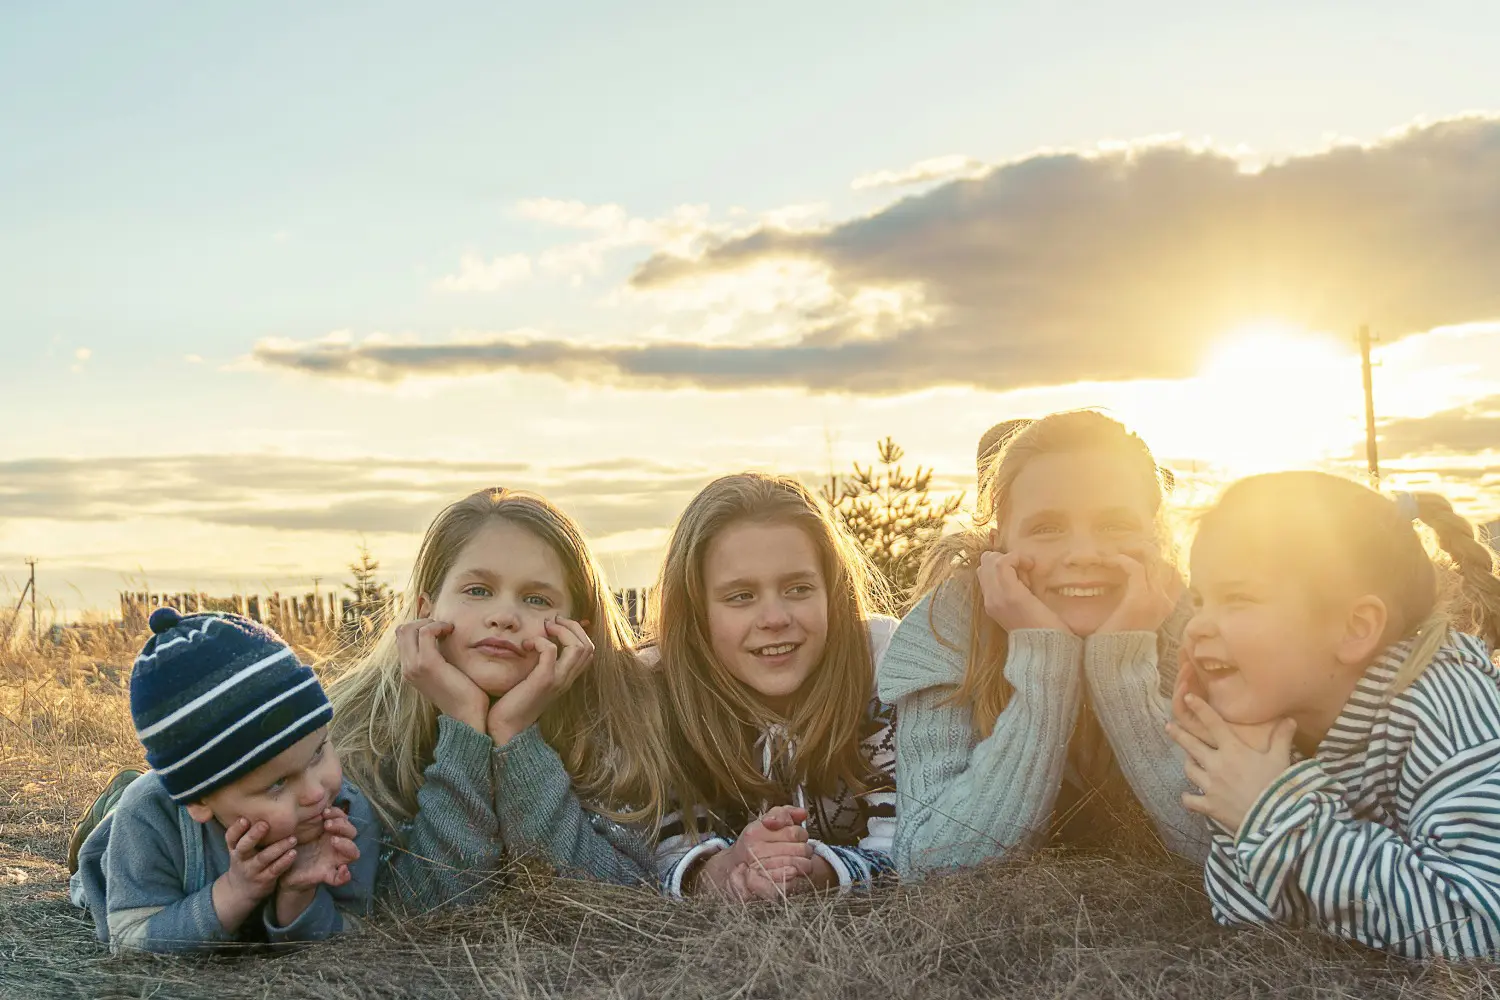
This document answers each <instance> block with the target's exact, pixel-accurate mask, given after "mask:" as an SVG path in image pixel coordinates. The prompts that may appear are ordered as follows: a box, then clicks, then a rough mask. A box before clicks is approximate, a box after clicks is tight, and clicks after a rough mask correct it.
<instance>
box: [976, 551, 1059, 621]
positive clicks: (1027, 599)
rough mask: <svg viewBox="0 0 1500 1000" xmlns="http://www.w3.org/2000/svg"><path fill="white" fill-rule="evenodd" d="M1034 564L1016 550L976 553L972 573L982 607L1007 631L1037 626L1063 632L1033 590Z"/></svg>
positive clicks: (1050, 610)
mask: <svg viewBox="0 0 1500 1000" xmlns="http://www.w3.org/2000/svg"><path fill="white" fill-rule="evenodd" d="M1035 566H1036V564H1035V563H1034V561H1033V560H1032V559H1031V557H1030V556H1023V555H1019V554H1017V553H1015V552H993V551H991V552H986V553H984V554H983V555H981V556H980V557H979V566H978V567H976V569H975V570H974V576H975V578H976V579H977V580H978V581H979V592H980V594H981V595H982V596H983V597H984V611H985V614H987V615H989V616H990V618H992V619H993V620H994V621H995V624H997V625H999V626H1000V627H1001V628H1003V629H1005V631H1007V632H1015V631H1017V630H1019V629H1026V628H1039V629H1052V630H1055V631H1061V632H1066V631H1068V627H1067V626H1066V625H1064V624H1063V621H1062V619H1061V618H1059V617H1058V616H1057V614H1056V613H1055V612H1053V611H1052V609H1051V608H1049V607H1047V606H1046V605H1045V604H1043V603H1042V600H1041V598H1039V597H1037V596H1036V594H1035V593H1033V592H1032V590H1031V586H1030V574H1031V572H1032V570H1034V569H1035Z"/></svg>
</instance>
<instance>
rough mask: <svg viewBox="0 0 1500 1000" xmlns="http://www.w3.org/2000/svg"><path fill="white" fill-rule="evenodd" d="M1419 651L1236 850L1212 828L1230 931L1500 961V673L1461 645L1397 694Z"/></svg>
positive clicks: (1345, 719) (1279, 791)
mask: <svg viewBox="0 0 1500 1000" xmlns="http://www.w3.org/2000/svg"><path fill="white" fill-rule="evenodd" d="M1410 647H1411V644H1410V643H1409V642H1408V643H1402V644H1399V645H1396V646H1393V647H1391V648H1390V649H1388V650H1386V651H1385V652H1384V653H1383V654H1382V655H1381V656H1380V657H1379V658H1378V659H1377V660H1376V661H1375V662H1374V663H1372V664H1371V665H1370V666H1369V668H1368V669H1367V670H1366V671H1365V674H1364V676H1363V677H1362V678H1361V680H1360V682H1359V684H1358V685H1357V686H1356V687H1355V689H1354V693H1353V695H1352V696H1351V697H1350V698H1349V701H1348V703H1347V704H1346V705H1345V707H1344V711H1343V713H1342V714H1341V715H1340V716H1339V718H1338V720H1337V721H1336V722H1335V723H1334V725H1333V727H1332V728H1331V729H1330V730H1329V731H1328V735H1327V736H1326V737H1325V738H1324V739H1323V741H1322V743H1321V744H1319V746H1318V749H1317V753H1316V755H1315V756H1313V757H1309V758H1307V759H1305V760H1301V761H1298V762H1296V763H1294V764H1293V765H1292V766H1291V767H1290V768H1288V769H1287V770H1286V771H1285V772H1284V773H1283V774H1282V775H1281V776H1280V777H1279V778H1278V779H1277V780H1276V781H1275V782H1274V783H1272V785H1271V786H1270V787H1269V788H1267V789H1266V791H1265V792H1264V793H1263V794H1262V795H1261V796H1260V798H1259V800H1258V801H1257V802H1256V803H1255V805H1254V806H1252V807H1251V809H1250V811H1249V812H1248V813H1247V814H1246V816H1245V819H1244V821H1243V822H1242V823H1241V825H1240V829H1239V830H1238V832H1237V833H1236V835H1234V836H1231V835H1230V834H1229V833H1227V832H1225V831H1224V830H1223V829H1221V828H1219V827H1218V826H1217V825H1214V826H1213V835H1214V837H1213V839H1214V845H1213V850H1212V852H1211V853H1210V855H1209V860H1208V864H1207V866H1206V868H1205V874H1204V883H1205V886H1206V888H1207V890H1208V895H1209V899H1210V901H1211V902H1212V904H1213V913H1214V917H1215V919H1217V920H1218V921H1219V922H1220V923H1223V924H1269V923H1287V924H1293V925H1299V926H1313V927H1318V928H1321V929H1322V930H1324V931H1326V932H1328V933H1331V934H1334V935H1337V936H1339V937H1343V938H1348V939H1350V940H1354V941H1358V942H1361V943H1363V944H1366V945H1369V946H1370V947H1373V948H1380V949H1383V950H1385V951H1389V952H1392V953H1395V954H1397V955H1404V956H1407V957H1411V958H1425V957H1430V956H1438V955H1442V956H1448V957H1453V958H1459V957H1485V956H1487V957H1491V958H1493V957H1496V956H1500V672H1497V671H1496V669H1495V667H1494V666H1493V665H1492V664H1491V662H1490V658H1489V651H1488V650H1487V649H1486V648H1485V646H1484V644H1483V643H1482V642H1481V641H1480V640H1478V639H1476V638H1474V637H1472V636H1467V635H1460V634H1458V633H1453V634H1451V635H1450V636H1449V638H1448V641H1447V643H1446V644H1445V645H1444V646H1443V647H1442V648H1441V649H1440V650H1439V651H1438V653H1437V655H1436V657H1435V658H1434V660H1433V661H1432V663H1431V664H1430V665H1429V666H1428V667H1427V669H1426V670H1425V671H1424V672H1423V673H1422V674H1421V676H1420V677H1418V678H1417V680H1416V681H1415V682H1414V683H1412V684H1411V685H1410V686H1409V687H1407V688H1405V689H1404V690H1401V691H1399V692H1398V691H1395V690H1394V689H1393V681H1394V679H1395V677H1396V673H1397V671H1398V669H1399V668H1400V665H1401V663H1402V661H1403V659H1404V658H1405V656H1406V654H1407V652H1408V651H1409V650H1410Z"/></svg>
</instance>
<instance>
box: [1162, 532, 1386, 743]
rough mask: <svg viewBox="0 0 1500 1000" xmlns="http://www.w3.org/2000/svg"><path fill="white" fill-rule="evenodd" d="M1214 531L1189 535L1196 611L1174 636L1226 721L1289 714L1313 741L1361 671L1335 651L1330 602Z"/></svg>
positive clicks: (1335, 617)
mask: <svg viewBox="0 0 1500 1000" xmlns="http://www.w3.org/2000/svg"><path fill="white" fill-rule="evenodd" d="M1219 534H1222V533H1210V534H1208V535H1202V534H1200V536H1199V537H1198V539H1197V540H1196V541H1195V542H1194V544H1193V552H1192V595H1193V601H1194V605H1195V611H1194V613H1193V617H1192V619H1191V620H1190V621H1189V622H1188V624H1187V627H1186V629H1185V630H1184V633H1183V638H1182V644H1183V649H1184V651H1185V652H1186V654H1187V658H1188V660H1189V662H1190V663H1191V664H1192V668H1193V673H1194V675H1195V677H1196V678H1197V679H1198V681H1199V683H1200V684H1201V686H1202V689H1203V693H1204V696H1205V698H1206V699H1207V701H1208V703H1209V704H1210V705H1212V706H1213V708H1214V710H1215V711H1216V712H1218V713H1219V714H1220V715H1221V716H1223V717H1224V719H1225V721H1227V722H1232V723H1237V724H1241V725H1257V724H1260V723H1264V722H1272V721H1274V720H1276V719H1281V718H1291V719H1293V720H1295V721H1296V722H1297V729H1298V732H1299V734H1301V738H1302V739H1304V740H1311V741H1312V742H1313V744H1314V745H1316V742H1317V740H1319V739H1321V738H1322V734H1323V733H1325V732H1327V730H1328V728H1329V726H1331V725H1332V724H1333V721H1334V719H1336V718H1337V717H1338V715H1339V713H1340V712H1342V711H1343V708H1344V703H1345V702H1346V701H1347V700H1348V697H1349V694H1350V693H1351V692H1352V691H1353V688H1354V685H1355V683H1357V682H1358V680H1359V676H1360V670H1359V669H1357V668H1351V667H1349V666H1346V665H1344V664H1342V663H1340V661H1339V658H1338V643H1339V637H1340V634H1341V623H1340V620H1339V614H1338V611H1337V606H1336V602H1334V601H1333V600H1331V598H1330V597H1329V595H1326V594H1313V593H1310V592H1309V591H1308V590H1307V588H1305V587H1302V586H1297V585H1295V584H1294V583H1293V582H1292V581H1289V580H1286V579H1283V578H1282V577H1281V576H1280V575H1279V574H1276V573H1275V572H1274V567H1273V566H1271V565H1269V564H1270V563H1271V562H1272V560H1271V559H1270V558H1268V557H1267V556H1265V555H1264V554H1261V553H1256V552H1250V551H1245V548H1246V547H1245V546H1242V545H1239V544H1236V543H1235V542H1234V540H1232V539H1225V538H1220V537H1218V535H1219Z"/></svg>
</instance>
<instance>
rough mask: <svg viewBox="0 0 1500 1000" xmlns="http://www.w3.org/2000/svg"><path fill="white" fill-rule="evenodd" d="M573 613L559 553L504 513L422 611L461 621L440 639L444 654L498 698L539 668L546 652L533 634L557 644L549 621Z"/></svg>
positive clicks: (478, 536) (463, 553)
mask: <svg viewBox="0 0 1500 1000" xmlns="http://www.w3.org/2000/svg"><path fill="white" fill-rule="evenodd" d="M572 616H573V606H572V602H571V600H570V598H569V596H568V579H567V573H566V572H565V570H564V568H563V564H562V560H561V559H560V558H558V555H557V553H556V552H554V551H553V550H552V548H551V547H550V546H549V545H547V543H545V542H543V541H542V540H541V539H540V538H538V537H537V536H536V535H534V534H532V533H531V532H530V531H527V530H526V529H525V528H523V527H521V526H520V525H517V524H513V523H511V522H510V521H505V520H501V519H499V518H496V519H495V520H494V521H492V522H491V523H490V524H487V525H485V526H484V527H483V528H481V529H479V530H478V531H476V532H475V533H474V536H473V537H472V538H470V539H469V541H468V543H467V544H466V545H464V547H463V548H462V549H460V550H459V553H458V557H457V558H456V559H455V560H454V562H453V567H452V568H451V569H450V570H449V571H448V574H447V576H445V577H444V578H443V583H442V586H441V588H440V589H439V590H438V593H436V594H435V595H431V596H428V595H425V594H424V595H422V596H421V597H420V598H418V600H417V617H419V618H432V619H433V620H435V621H444V622H450V623H451V624H452V625H453V631H452V632H451V633H450V634H449V635H448V636H447V637H445V638H444V639H443V640H442V641H441V642H440V644H439V649H440V650H441V651H442V654H443V657H444V659H446V660H447V661H448V662H449V663H451V664H453V665H454V666H455V667H457V668H458V669H459V670H461V671H463V672H464V673H465V674H467V675H468V676H469V678H470V679H472V680H473V681H474V683H475V684H477V685H479V687H480V689H481V690H483V691H484V692H485V693H487V694H489V695H490V696H491V697H497V698H498V697H500V696H501V695H503V694H505V693H506V692H507V691H509V690H510V689H511V688H513V687H515V686H516V685H517V684H519V683H520V682H521V681H522V680H524V679H525V678H526V676H527V675H528V674H529V673H531V669H532V668H533V667H535V666H536V662H537V655H538V654H537V652H536V650H535V649H532V648H531V647H530V646H528V645H527V642H528V640H540V641H543V642H550V641H551V640H550V639H548V637H547V633H546V628H545V625H546V623H547V622H549V621H554V620H556V619H557V618H559V617H563V618H571V617H572Z"/></svg>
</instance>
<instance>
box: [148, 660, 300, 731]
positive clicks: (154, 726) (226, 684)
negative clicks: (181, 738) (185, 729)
mask: <svg viewBox="0 0 1500 1000" xmlns="http://www.w3.org/2000/svg"><path fill="white" fill-rule="evenodd" d="M287 657H291V658H292V660H294V661H295V660H296V658H297V654H296V653H294V652H292V649H291V647H289V646H283V647H281V648H280V649H278V650H277V651H275V652H274V653H272V654H271V655H270V656H265V657H262V658H260V659H258V660H256V661H255V662H253V663H251V664H250V665H249V666H246V667H244V668H243V669H241V670H239V671H237V672H236V673H234V674H232V675H231V676H230V677H229V678H228V679H226V680H223V681H220V682H219V683H218V684H215V685H214V686H213V687H212V688H210V689H209V690H207V691H205V692H204V693H203V694H200V695H199V696H198V697H196V698H194V699H193V700H192V701H190V702H188V703H187V704H186V705H183V706H182V707H180V708H178V709H177V710H176V711H174V712H172V713H171V714H170V715H168V716H167V717H166V718H164V719H159V720H157V721H155V722H153V723H151V724H150V725H148V726H146V727H145V728H143V729H140V730H137V732H136V735H137V736H139V737H140V739H141V742H142V743H144V742H146V740H148V739H150V738H151V737H152V736H155V735H156V734H157V733H159V732H161V731H162V730H164V729H166V728H167V727H168V726H170V725H172V724H173V723H175V722H178V721H180V720H181V719H182V718H183V717H184V716H187V715H189V714H191V713H192V712H194V711H196V710H197V709H199V708H202V707H203V706H204V705H206V704H207V703H209V702H211V701H213V700H214V699H215V698H217V697H219V696H220V695H222V694H224V693H225V692H226V691H228V690H229V689H231V688H233V687H235V686H236V685H238V684H241V683H243V682H245V681H246V680H248V679H250V678H252V677H254V676H255V675H256V674H257V673H259V672H260V671H262V670H265V669H266V668H268V667H271V666H274V665H275V664H276V663H277V662H278V661H279V660H283V659H285V658H287ZM141 659H142V660H144V659H146V657H141ZM141 665H142V664H141V663H140V661H139V660H138V661H137V662H136V669H140V667H141Z"/></svg>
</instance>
